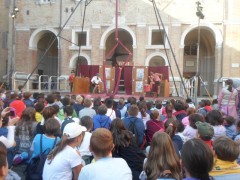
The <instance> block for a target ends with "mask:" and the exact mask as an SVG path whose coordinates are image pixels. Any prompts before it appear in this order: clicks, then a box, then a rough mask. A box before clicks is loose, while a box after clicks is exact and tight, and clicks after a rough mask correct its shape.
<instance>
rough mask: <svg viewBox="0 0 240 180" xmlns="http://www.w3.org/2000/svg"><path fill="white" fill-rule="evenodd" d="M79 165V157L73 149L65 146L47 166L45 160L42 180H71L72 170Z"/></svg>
mask: <svg viewBox="0 0 240 180" xmlns="http://www.w3.org/2000/svg"><path fill="white" fill-rule="evenodd" d="M80 164H81V157H80V156H79V154H78V153H77V151H76V150H75V149H73V148H72V147H70V146H68V145H67V146H66V147H65V148H64V149H63V150H62V151H61V152H59V153H58V154H57V155H56V156H55V158H54V159H53V160H52V162H51V164H49V160H46V162H45V164H44V168H43V175H42V178H43V180H44V179H45V180H56V179H61V180H69V179H72V168H74V167H76V166H78V165H80Z"/></svg>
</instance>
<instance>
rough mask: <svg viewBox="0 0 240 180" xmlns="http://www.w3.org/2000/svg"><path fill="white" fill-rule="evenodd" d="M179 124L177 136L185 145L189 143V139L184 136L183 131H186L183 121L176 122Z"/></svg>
mask: <svg viewBox="0 0 240 180" xmlns="http://www.w3.org/2000/svg"><path fill="white" fill-rule="evenodd" d="M176 123H177V131H176V135H178V136H180V138H181V139H182V141H183V143H185V142H186V141H187V138H186V137H185V136H184V135H183V131H184V125H183V123H182V122H181V121H176Z"/></svg>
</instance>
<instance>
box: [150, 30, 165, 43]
mask: <svg viewBox="0 0 240 180" xmlns="http://www.w3.org/2000/svg"><path fill="white" fill-rule="evenodd" d="M164 41H165V33H164V30H162V29H161V31H159V30H156V29H154V30H152V42H151V45H163V44H164Z"/></svg>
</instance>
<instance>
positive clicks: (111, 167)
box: [78, 157, 132, 180]
mask: <svg viewBox="0 0 240 180" xmlns="http://www.w3.org/2000/svg"><path fill="white" fill-rule="evenodd" d="M102 179H104V180H113V179H114V180H132V171H131V169H130V168H129V167H128V165H127V163H126V161H125V160H124V159H122V158H111V157H105V158H102V159H99V160H98V161H96V162H95V163H92V164H89V165H86V166H84V167H83V168H82V169H81V172H80V175H79V177H78V180H102Z"/></svg>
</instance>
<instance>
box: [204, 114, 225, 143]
mask: <svg viewBox="0 0 240 180" xmlns="http://www.w3.org/2000/svg"><path fill="white" fill-rule="evenodd" d="M206 122H207V123H209V124H210V125H211V126H212V127H213V129H214V136H213V138H212V140H214V139H216V138H217V137H218V136H226V129H225V128H224V126H223V125H222V124H223V117H222V114H221V113H220V112H219V111H217V110H212V111H210V112H209V113H208V114H207V116H206Z"/></svg>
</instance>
